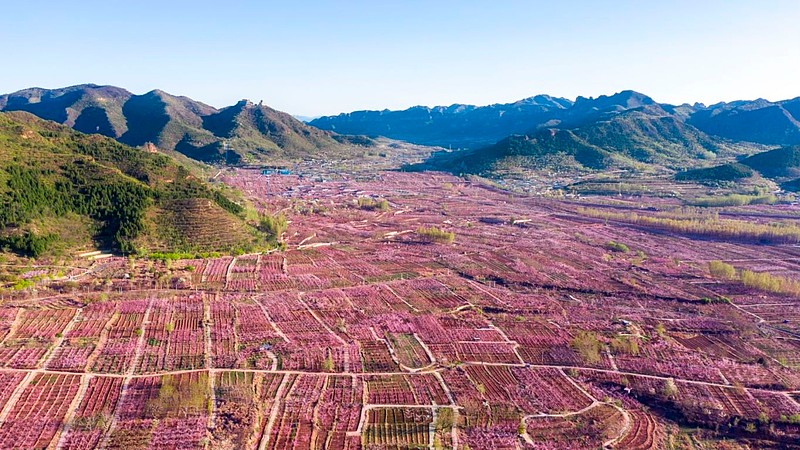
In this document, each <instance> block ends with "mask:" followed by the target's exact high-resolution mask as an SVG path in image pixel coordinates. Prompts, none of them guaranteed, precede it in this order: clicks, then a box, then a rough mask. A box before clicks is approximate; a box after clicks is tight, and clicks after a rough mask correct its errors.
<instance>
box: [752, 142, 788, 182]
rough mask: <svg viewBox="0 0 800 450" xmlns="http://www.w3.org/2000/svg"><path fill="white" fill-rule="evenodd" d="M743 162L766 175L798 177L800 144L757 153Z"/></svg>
mask: <svg viewBox="0 0 800 450" xmlns="http://www.w3.org/2000/svg"><path fill="white" fill-rule="evenodd" d="M742 164H744V165H746V166H748V167H750V168H751V169H753V170H757V171H759V172H761V174H762V175H764V176H766V177H779V178H780V177H797V176H800V145H794V146H791V147H782V148H777V149H775V150H770V151H767V152H762V153H757V154H755V155H753V156H750V157H748V158H745V159H743V160H742Z"/></svg>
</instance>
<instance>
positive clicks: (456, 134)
mask: <svg viewBox="0 0 800 450" xmlns="http://www.w3.org/2000/svg"><path fill="white" fill-rule="evenodd" d="M0 111H26V112H30V113H32V114H35V115H37V116H39V117H41V118H43V119H47V120H52V121H55V122H58V123H61V124H64V125H67V126H69V127H72V128H74V129H75V130H77V131H81V132H84V133H95V134H102V135H105V136H108V137H112V138H114V139H116V140H117V141H119V142H121V143H123V144H126V145H130V146H143V145H145V144H148V143H151V144H153V145H155V146H156V147H158V148H159V149H161V150H166V151H177V152H179V153H181V154H183V155H185V156H187V157H189V158H192V159H195V160H199V161H203V162H212V163H226V164H233V165H237V164H247V163H273V162H285V161H288V160H298V159H339V158H342V157H358V156H359V155H360V152H363V150H358V149H359V148H360V147H361V146H369V145H371V140H370V139H368V138H366V137H365V136H385V137H389V138H394V139H399V140H404V141H408V142H412V143H415V144H422V145H435V146H440V147H449V148H451V149H452V148H455V149H456V150H457V151H452V152H439V153H437V154H434V155H433V157H431V159H430V160H428V161H427V162H426V163H425V164H423V165H421V166H417V167H416V168H425V169H436V170H445V171H449V172H453V173H479V174H489V175H494V176H497V175H503V174H508V173H513V172H526V171H529V170H538V169H546V170H548V171H552V170H556V171H560V170H561V169H564V170H570V171H574V170H578V171H592V170H607V169H610V168H627V169H634V170H640V169H643V168H655V169H667V170H671V171H675V172H680V171H683V170H685V169H690V168H696V167H707V166H711V165H713V164H714V161H715V160H717V158H723V159H729V160H730V159H732V158H734V157H745V156H747V155H749V154H752V153H755V152H756V151H757V150H764V149H766V147H765V146H778V145H783V146H791V145H797V144H800V120H798V118H800V98H797V99H793V100H784V101H779V102H769V101H766V100H763V99H759V100H754V101H736V102H730V103H718V104H715V105H711V106H705V105H703V104H699V103H696V104H693V105H690V104H683V105H677V106H676V105H669V104H664V103H658V102H656V101H655V100H653V99H652V98H650V97H648V96H647V95H644V94H641V93H639V92H635V91H630V90H628V91H622V92H619V93H616V94H613V95H602V96H599V97H596V98H587V97H578V98H577V99H576V100H575V101H572V100H569V99H565V98H558V97H552V96H549V95H537V96H534V97H530V98H526V99H523V100H520V101H517V102H514V103H508V104H494V105H489V106H472V105H460V104H456V105H451V106H447V107H445V106H438V107H434V108H428V107H421V106H418V107H414V108H410V109H407V110H404V111H389V110H384V111H357V112H352V113H347V114H340V115H337V116H327V117H320V118H317V119H314V120H312V121H311V122H310V123H309V124H306V123H304V122H301V121H300V120H298V119H296V118H295V117H292V116H291V115H289V114H287V113H283V112H280V111H277V110H275V109H272V108H270V107H268V106H266V105H263V104H260V103H259V104H254V103H252V102H249V101H247V100H242V101H240V102H238V103H236V104H235V105H232V106H228V107H225V108H221V109H217V108H214V107H212V106H209V105H207V104H204V103H201V102H198V101H196V100H192V99H190V98H187V97H180V96H174V95H171V94H168V93H166V92H163V91H160V90H153V91H150V92H148V93H146V94H142V95H135V94H132V93H130V92H129V91H127V90H125V89H122V88H118V87H114V86H100V85H95V84H84V85H79V86H71V87H67V88H61V89H41V88H31V89H25V90H22V91H19V92H15V93H13V94H6V95H2V96H0ZM723 162H724V161H723ZM712 173H713V172H712ZM767 173H777V172H776V171H769V170H767Z"/></svg>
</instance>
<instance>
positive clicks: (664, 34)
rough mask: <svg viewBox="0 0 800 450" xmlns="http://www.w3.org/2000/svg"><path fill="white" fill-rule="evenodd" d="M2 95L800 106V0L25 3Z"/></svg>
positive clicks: (1, 79)
mask: <svg viewBox="0 0 800 450" xmlns="http://www.w3.org/2000/svg"><path fill="white" fill-rule="evenodd" d="M5 3H7V4H5V5H3V6H2V8H0V14H2V19H1V20H0V42H3V43H4V45H3V59H2V65H3V68H2V70H0V93H8V92H14V91H17V90H20V89H24V88H27V87H33V86H36V87H45V88H56V87H64V86H70V85H75V84H82V83H96V84H110V85H115V86H120V87H123V88H126V89H128V90H129V91H131V92H133V93H135V94H142V93H145V92H147V91H150V90H152V89H161V90H164V91H166V92H169V93H171V94H174V95H185V96H188V97H191V98H193V99H195V100H198V101H202V102H204V103H207V104H210V105H212V106H215V107H222V106H227V105H231V104H233V103H235V102H236V101H238V100H241V99H244V98H247V99H250V100H252V101H255V102H258V101H260V100H263V101H264V103H265V104H267V105H269V106H272V107H274V108H276V109H280V110H283V111H287V112H290V113H292V114H298V115H306V116H318V115H327V114H337V113H340V112H349V111H354V110H363V109H387V108H388V109H404V108H407V107H410V106H414V105H428V106H433V105H450V104H453V103H467V104H476V105H486V104H492V103H506V102H512V101H516V100H519V99H522V98H526V97H530V96H533V95H537V94H550V95H553V96H558V97H566V98H570V99H574V98H575V97H577V96H579V95H582V96H585V97H596V96H599V95H603V94H613V93H615V92H619V91H621V90H625V89H633V90H637V91H640V92H643V93H645V94H647V95H650V96H651V97H653V98H654V99H655V100H656V101H659V102H666V103H675V104H680V103H684V102H688V103H693V102H703V103H706V104H711V103H716V102H719V101H730V100H736V99H755V98H767V99H769V100H781V99H787V98H794V97H797V96H800V26H798V23H800V1H797V0H786V1H783V0H692V1H686V0H659V1H656V0H583V1H580V0H550V1H538V0H527V1H525V0H520V1H516V0H494V1H491V0H485V1H473V0H460V1H449V0H440V1H437V0H427V1H425V0H421V1H419V0H404V1H400V0H397V1H394V0H371V1H346V0H338V1H322V0H317V1H301V0H295V1H287V0H283V1H281V2H273V1H269V0H262V1H237V0H227V1H205V0H194V1H187V0H160V1H151V0H137V1H122V0H103V1H98V0H83V1H81V0H76V1H64V0H52V1H42V0H26V1H15V2H5Z"/></svg>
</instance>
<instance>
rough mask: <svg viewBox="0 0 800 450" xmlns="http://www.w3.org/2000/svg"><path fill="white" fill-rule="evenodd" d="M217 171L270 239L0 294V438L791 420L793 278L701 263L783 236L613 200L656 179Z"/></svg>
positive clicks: (607, 431) (103, 266)
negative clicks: (619, 187) (541, 185)
mask: <svg viewBox="0 0 800 450" xmlns="http://www.w3.org/2000/svg"><path fill="white" fill-rule="evenodd" d="M220 180H221V181H223V182H224V183H227V184H229V185H231V186H233V187H236V188H238V189H240V190H241V191H242V192H243V193H244V194H245V195H247V196H248V197H249V198H251V199H252V201H253V202H254V204H255V205H257V207H258V208H259V209H260V210H261V211H266V212H270V213H274V212H276V211H280V212H281V213H282V214H284V215H285V217H286V218H287V219H288V227H287V229H286V231H285V232H284V233H283V235H282V236H280V238H281V240H282V241H283V242H285V246H286V250H285V251H276V252H272V253H266V254H252V255H239V256H221V257H216V258H207V259H194V260H180V261H171V262H168V263H167V262H161V261H152V260H146V259H141V260H129V259H127V258H122V257H112V258H107V259H104V260H98V261H96V262H93V263H91V264H90V265H87V267H85V268H76V269H74V270H73V271H72V272H71V273H70V275H71V277H72V280H71V281H72V282H73V285H72V288H71V289H66V288H65V289H62V290H60V291H57V290H56V288H55V286H56V285H57V284H58V283H57V282H53V284H52V286H51V285H46V284H45V283H44V282H41V283H40V284H39V285H38V286H37V287H35V288H34V289H33V290H26V291H20V292H16V293H13V294H8V295H6V296H5V298H4V299H3V302H2V306H1V307H0V447H3V448H57V449H90V448H118V449H126V450H127V449H137V448H212V449H217V448H220V449H246V448H250V449H287V448H288V449H342V450H344V449H349V450H355V449H365V450H366V449H418V448H433V449H472V450H475V449H521V448H524V449H528V448H530V449H569V448H576V449H578V448H580V449H584V448H599V447H605V448H617V449H655V448H667V447H668V446H670V445H672V446H674V447H675V448H685V447H686V446H689V445H695V444H698V443H706V444H708V443H711V444H720V445H722V443H723V441H724V436H725V435H726V434H727V435H729V436H739V437H742V436H744V437H746V438H748V439H751V440H752V442H758V443H760V444H759V445H763V446H765V448H770V446H771V448H784V447H786V446H790V445H796V444H797V442H798V441H799V440H800V403H799V401H800V369H798V367H800V366H799V365H800V356H798V355H800V300H798V297H797V295H796V294H793V293H791V292H780V290H779V289H761V288H759V287H758V286H753V285H748V284H746V283H743V282H742V281H741V280H739V279H736V278H721V277H718V276H714V275H712V274H711V273H710V272H709V262H710V261H722V262H724V263H725V264H730V265H732V266H734V268H735V270H736V271H745V270H747V271H753V272H756V273H766V274H771V275H773V276H775V277H781V279H784V280H797V279H798V273H800V271H798V261H800V248H798V247H797V246H795V245H792V244H788V243H782V242H781V243H769V244H755V243H749V242H747V240H744V239H740V238H730V237H729V236H719V237H715V236H712V235H710V234H709V233H699V232H696V231H687V232H683V231H681V230H679V229H677V228H675V227H672V228H665V226H664V225H663V224H659V226H658V227H649V226H648V224H647V222H646V221H642V220H639V221H637V222H633V221H630V220H627V221H626V220H623V219H624V217H623V215H624V214H628V213H630V212H631V211H636V212H637V213H638V214H641V215H643V216H646V215H652V216H653V217H657V216H659V214H662V211H667V210H669V208H671V207H673V206H675V205H674V204H672V203H670V202H671V200H669V199H656V198H654V199H641V198H638V199H635V200H631V201H628V200H624V199H618V200H614V201H609V200H602V199H599V198H597V199H591V198H589V199H583V200H581V201H578V200H565V199H547V198H541V197H538V198H532V197H516V196H512V195H510V194H509V193H507V192H504V191H501V190H498V189H496V188H494V187H491V186H485V185H481V184H479V183H477V182H468V181H465V180H463V179H460V178H455V177H451V176H445V175H440V174H427V173H423V174H407V173H402V172H387V173H380V174H378V175H375V176H373V177H368V178H364V179H356V178H353V179H351V180H346V179H344V180H340V181H313V177H304V178H300V177H297V176H291V175H288V176H264V175H261V173H260V172H258V171H248V170H234V169H230V170H228V171H225V172H223V173H222V175H221V176H220ZM364 197H368V198H372V199H385V200H386V201H387V202H388V205H389V207H388V208H363V207H360V206H359V203H364V202H359V200H358V199H359V198H364ZM728 214H729V215H730V216H731V218H732V219H735V220H737V221H749V222H753V223H763V222H765V221H766V220H768V219H767V218H765V214H766V212H765V210H764V209H762V208H761V207H760V206H759V205H753V206H751V207H742V208H736V209H735V210H731V211H730V212H729V213H728ZM790 214H794V213H793V212H792V211H787V212H785V215H790ZM659 217H660V216H659ZM674 220H679V219H674ZM431 229H435V230H437V231H436V232H435V233H431V232H430V231H429V230H431ZM223 231H224V230H223ZM87 264H88V263H87ZM36 270H42V271H44V274H47V273H53V272H54V270H55V269H48V268H37V269H36ZM37 276H39V277H41V276H42V274H38V275H37ZM689 429H691V430H696V431H693V432H687V430H689ZM703 430H716V431H717V432H721V434H720V435H721V436H723V438H718V437H710V435H705V434H704V432H703ZM720 435H714V436H720ZM718 439H722V441H719V440H718ZM697 448H700V447H697ZM731 448H737V447H731ZM742 448H743V447H742Z"/></svg>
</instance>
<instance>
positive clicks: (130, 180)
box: [0, 112, 265, 256]
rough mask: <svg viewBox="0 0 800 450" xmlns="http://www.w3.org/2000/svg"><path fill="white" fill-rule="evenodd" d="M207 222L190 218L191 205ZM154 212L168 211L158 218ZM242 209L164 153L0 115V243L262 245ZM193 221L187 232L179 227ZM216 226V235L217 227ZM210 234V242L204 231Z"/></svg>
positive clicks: (26, 250)
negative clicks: (246, 220)
mask: <svg viewBox="0 0 800 450" xmlns="http://www.w3.org/2000/svg"><path fill="white" fill-rule="evenodd" d="M187 202H188V203H189V204H192V205H197V204H198V202H199V204H201V205H203V208H200V209H201V210H202V213H203V214H204V215H205V216H212V217H210V218H207V220H206V221H198V220H195V216H197V215H198V214H199V213H198V208H197V207H196V206H193V207H191V208H187V207H184V204H186V203H187ZM159 210H166V211H171V214H172V215H171V216H169V217H168V218H167V220H164V217H165V216H164V215H163V214H157V211H159ZM242 212H243V211H242V207H241V206H239V205H237V204H235V203H233V202H231V201H230V200H228V199H227V198H226V197H225V196H224V195H223V194H222V193H221V192H220V191H217V190H215V189H213V188H211V187H210V186H209V185H208V184H206V183H205V182H203V181H201V180H199V179H198V178H196V177H194V176H193V175H191V172H190V171H189V169H187V168H186V167H184V166H182V165H180V164H178V163H176V162H175V161H174V160H173V159H171V158H169V157H168V156H165V155H162V154H157V153H148V152H145V151H142V150H141V149H136V148H133V147H129V146H126V145H123V144H120V143H118V142H116V141H114V140H113V139H110V138H106V137H103V136H99V135H86V134H83V133H79V132H77V131H74V130H71V129H70V128H68V127H66V126H62V125H58V124H56V123H53V122H48V121H44V120H41V119H39V118H36V117H35V116H33V115H31V114H28V113H24V112H12V113H0V246H2V247H4V248H7V249H9V250H13V251H16V252H17V253H21V254H28V255H32V256H38V255H41V254H47V253H52V252H55V253H59V252H65V251H71V250H75V249H89V248H95V247H96V248H102V249H108V250H113V251H117V252H122V253H146V252H150V251H173V250H182V251H233V250H237V249H247V248H253V247H256V246H260V245H264V244H265V242H264V238H263V237H260V236H258V234H257V233H255V231H254V230H253V229H252V228H251V227H250V226H249V225H247V224H246V223H245V222H244V220H243V219H242V218H241V217H239V215H240V214H242ZM183 223H192V224H193V226H192V227H184V226H181V224H183ZM219 223H225V225H226V226H225V229H223V230H220V229H218V228H216V225H217V224H219ZM208 233H210V234H212V235H213V236H211V237H209V236H206V234H208Z"/></svg>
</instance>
